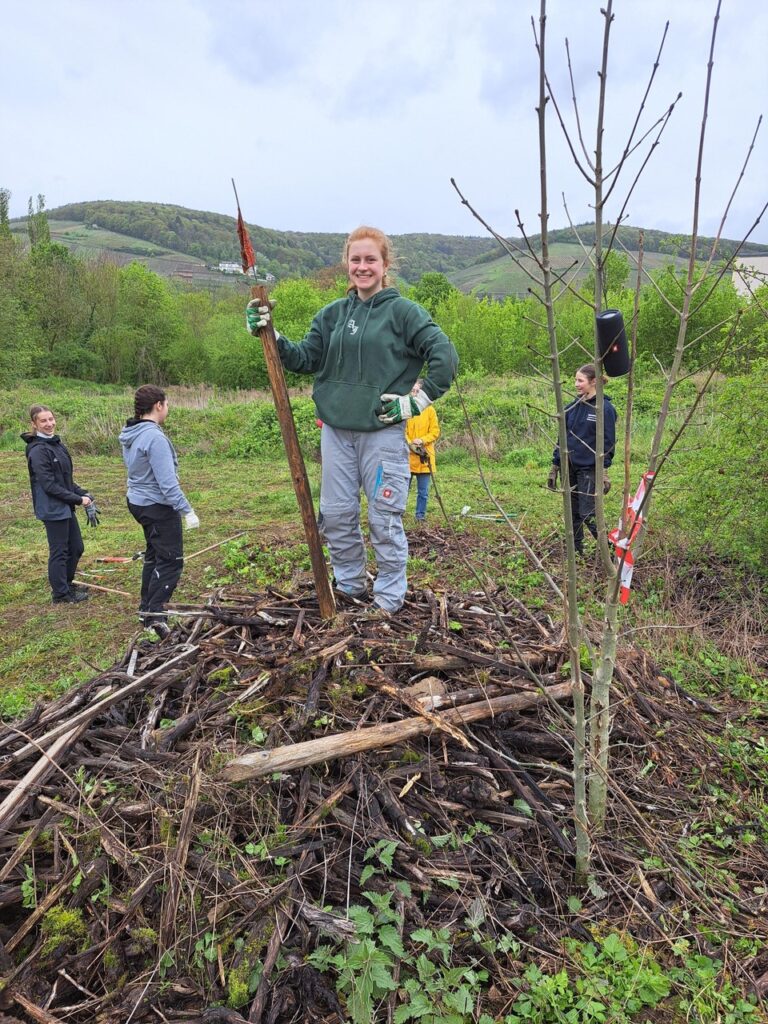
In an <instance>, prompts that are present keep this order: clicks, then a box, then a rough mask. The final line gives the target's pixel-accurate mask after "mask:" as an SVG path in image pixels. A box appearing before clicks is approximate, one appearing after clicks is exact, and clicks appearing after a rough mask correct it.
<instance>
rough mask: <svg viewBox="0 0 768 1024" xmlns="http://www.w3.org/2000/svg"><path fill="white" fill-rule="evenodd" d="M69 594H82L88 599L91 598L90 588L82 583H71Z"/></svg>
mask: <svg viewBox="0 0 768 1024" xmlns="http://www.w3.org/2000/svg"><path fill="white" fill-rule="evenodd" d="M69 592H70V594H82V595H83V596H84V597H85V598H86V599H87V598H89V597H90V596H91V595H90V593H89V592H88V587H84V586H83V585H82V583H70V584H69Z"/></svg>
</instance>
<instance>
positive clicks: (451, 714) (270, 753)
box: [221, 683, 573, 782]
mask: <svg viewBox="0 0 768 1024" xmlns="http://www.w3.org/2000/svg"><path fill="white" fill-rule="evenodd" d="M572 689H573V687H572V684H571V683H560V684H558V685H557V686H550V687H548V688H547V689H546V690H544V691H541V690H540V691H538V692H531V693H515V694H509V695H507V696H503V697H494V698H493V699H492V700H487V701H481V702H479V703H477V704H465V705H464V706H463V707H460V708H451V709H450V710H448V711H445V712H443V714H442V715H440V718H441V719H443V720H444V721H445V722H446V723H449V724H451V725H459V726H460V725H461V724H462V723H467V722H478V721H481V720H482V719H484V718H491V717H493V716H494V715H499V714H504V713H506V712H508V711H524V710H526V709H527V708H530V707H533V706H534V705H536V704H540V703H542V701H552V700H554V701H560V700H566V699H567V698H568V697H570V696H571V692H572ZM433 728H434V726H433V725H432V723H431V722H428V721H425V719H423V718H406V719H403V720H402V721H400V722H387V723H385V724H384V725H374V726H371V727H370V728H367V729H357V730H355V731H354V732H343V733H336V734H335V735H333V736H322V737H320V739H316V740H307V741H306V742H304V743H292V744H288V745H286V746H282V747H275V748H274V749H273V750H257V751H255V752H254V753H252V754H245V755H244V756H243V757H238V758H236V759H235V760H234V761H230V762H229V764H228V765H226V766H225V767H224V768H223V769H222V770H221V777H222V778H223V779H224V780H225V781H227V782H242V781H243V780H244V779H255V778H258V777H259V776H262V775H268V774H269V773H270V772H287V771H292V770H293V769H294V768H303V767H304V766H305V765H309V764H317V763H318V762H320V761H332V760H335V759H336V758H337V757H348V756H349V755H350V754H357V753H360V751H363V750H373V749H375V748H376V747H391V746H393V745H394V744H395V743H401V742H402V741H403V740H407V739H410V738H411V737H413V736H420V735H421V734H422V733H425V732H429V731H430V730H431V729H433Z"/></svg>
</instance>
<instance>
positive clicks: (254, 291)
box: [251, 285, 336, 619]
mask: <svg viewBox="0 0 768 1024" xmlns="http://www.w3.org/2000/svg"><path fill="white" fill-rule="evenodd" d="M251 297H252V298H254V299H258V300H259V303H260V305H262V306H268V305H269V295H268V294H267V289H266V288H263V287H262V286H261V285H254V287H253V288H251ZM259 337H260V338H261V344H262V346H263V348H264V360H265V362H266V364H267V373H268V374H269V383H270V386H271V388H272V397H273V398H274V401H275V410H276V411H277V418H278V420H279V422H280V431H281V433H282V435H283V444H284V445H285V451H286V454H287V455H288V465H289V467H290V470H291V479H292V480H293V489H294V491H295V492H296V499H297V501H298V503H299V509H300V511H301V518H302V521H303V523H304V534H305V536H306V538H307V545H308V546H309V558H310V562H311V563H312V575H313V576H314V578H315V587H316V589H317V601H318V604H319V606H320V614H321V615H322V617H323V618H324V619H332V618H333V616H334V615H335V614H336V602H335V601H334V599H333V591H332V590H331V584H330V581H329V579H328V569H327V567H326V564H325V558H324V557H323V545H322V542H321V540H320V533H319V531H318V529H317V519H316V518H315V510H314V507H313V505H312V494H311V492H310V489H309V480H308V478H307V469H306V466H305V465H304V458H303V456H302V454H301V447H300V446H299V437H298V434H297V433H296V424H295V423H294V420H293V412H292V410H291V403H290V400H289V398H288V388H287V387H286V383H285V375H284V373H283V364H282V363H281V362H280V356H279V355H278V351H277V340H276V338H275V329H274V327H273V326H272V321H271V320H270V322H269V323H268V324H267V326H266V327H262V328H261V330H260V331H259Z"/></svg>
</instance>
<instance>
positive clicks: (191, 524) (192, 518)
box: [184, 509, 200, 530]
mask: <svg viewBox="0 0 768 1024" xmlns="http://www.w3.org/2000/svg"><path fill="white" fill-rule="evenodd" d="M184 525H185V526H186V528H187V529H188V530H196V529H197V528H198V526H199V525H200V520H199V518H198V516H197V514H196V512H195V510H194V509H192V511H191V512H187V514H186V515H185V516H184Z"/></svg>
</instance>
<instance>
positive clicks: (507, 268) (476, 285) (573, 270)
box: [447, 242, 686, 299]
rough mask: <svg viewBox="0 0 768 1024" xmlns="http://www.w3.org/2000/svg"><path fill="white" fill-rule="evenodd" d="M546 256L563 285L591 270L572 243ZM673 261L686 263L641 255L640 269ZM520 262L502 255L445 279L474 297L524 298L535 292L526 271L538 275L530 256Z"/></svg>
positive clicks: (578, 280)
mask: <svg viewBox="0 0 768 1024" xmlns="http://www.w3.org/2000/svg"><path fill="white" fill-rule="evenodd" d="M549 255H550V261H551V263H552V267H553V269H554V270H555V271H556V272H557V273H559V274H562V275H563V280H564V281H567V282H569V283H572V284H576V285H578V284H580V283H581V282H582V281H583V280H584V278H585V277H586V276H587V274H588V273H589V272H590V270H591V269H592V268H591V265H590V263H589V261H587V260H586V259H585V257H584V250H583V249H582V248H581V246H580V245H579V244H578V243H576V242H555V243H554V244H552V245H551V246H550V250H549ZM633 256H636V254H635V253H630V264H631V266H632V268H633V271H632V273H633V277H632V280H633V281H634V266H635V264H634V261H633V259H632V257H633ZM673 261H674V262H676V263H677V264H678V265H682V264H684V263H685V262H686V260H685V259H684V258H683V257H681V256H675V257H673V256H671V255H667V254H664V253H660V252H645V253H644V254H643V267H644V268H645V270H647V271H651V270H657V269H658V268H659V267H662V266H664V265H665V264H667V263H672V262H673ZM520 262H521V266H518V264H516V263H514V262H513V261H512V260H511V259H510V257H509V256H507V255H506V254H505V255H503V256H496V257H495V258H494V259H492V260H487V261H486V260H483V261H482V262H481V261H478V262H477V263H475V264H473V265H472V266H470V267H466V268H465V269H464V270H457V271H455V272H454V273H452V274H448V275H447V277H448V279H449V281H450V282H451V283H452V284H454V285H455V286H456V287H457V288H459V289H461V291H463V292H471V291H476V292H477V293H478V295H488V296H490V297H492V298H495V299H501V298H505V297H506V296H508V295H517V296H521V295H525V294H526V293H527V291H528V289H529V288H531V287H534V288H535V286H534V285H533V282H532V281H531V279H530V277H529V276H528V274H527V273H526V269H527V270H528V271H529V272H530V273H532V274H535V275H536V276H537V277H539V276H540V274H539V272H538V270H537V267H536V264H535V263H534V261H533V259H532V258H531V257H530V256H528V257H527V258H523V259H521V261H520ZM524 268H525V269H524ZM535 290H537V289H535ZM538 290H540V289H538Z"/></svg>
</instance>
